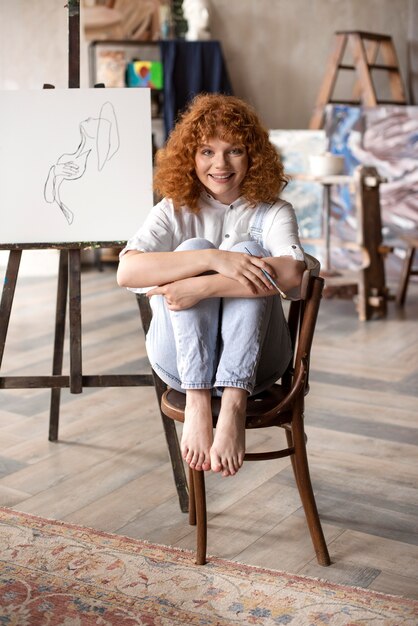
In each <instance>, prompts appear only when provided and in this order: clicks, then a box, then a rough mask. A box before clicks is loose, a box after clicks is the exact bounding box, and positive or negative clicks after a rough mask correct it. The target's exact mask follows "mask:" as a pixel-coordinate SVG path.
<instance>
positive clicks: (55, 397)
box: [48, 250, 68, 441]
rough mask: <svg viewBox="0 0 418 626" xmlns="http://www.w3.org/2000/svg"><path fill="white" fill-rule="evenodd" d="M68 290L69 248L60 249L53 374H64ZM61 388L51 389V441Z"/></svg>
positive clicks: (51, 439) (57, 422) (58, 411)
mask: <svg viewBox="0 0 418 626" xmlns="http://www.w3.org/2000/svg"><path fill="white" fill-rule="evenodd" d="M67 292H68V250H61V251H60V260H59V269H58V289H57V306H56V311H55V337H54V355H53V361H52V374H57V375H60V374H62V362H63V356H64V334H65V313H66V308H67ZM60 400H61V388H60V387H55V388H53V389H52V390H51V404H50V410H49V437H48V439H49V441H57V439H58V425H59V414H60Z"/></svg>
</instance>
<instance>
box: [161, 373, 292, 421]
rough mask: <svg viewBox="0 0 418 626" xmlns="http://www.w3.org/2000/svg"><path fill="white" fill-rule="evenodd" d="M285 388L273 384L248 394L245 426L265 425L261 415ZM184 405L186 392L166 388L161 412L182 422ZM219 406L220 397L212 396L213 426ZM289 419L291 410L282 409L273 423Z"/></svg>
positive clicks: (282, 397)
mask: <svg viewBox="0 0 418 626" xmlns="http://www.w3.org/2000/svg"><path fill="white" fill-rule="evenodd" d="M286 395H287V393H286V390H285V389H284V388H283V386H282V385H278V384H276V385H273V386H272V387H269V389H266V390H265V391H262V392H260V393H259V394H257V395H256V396H250V397H249V398H248V402H247V422H246V428H263V427H265V426H266V424H265V422H264V421H263V415H265V414H266V413H268V412H269V411H271V410H272V409H274V407H275V406H278V405H279V404H280V403H281V402H282V401H283V399H284V398H285V397H286ZM185 406H186V394H184V393H181V392H180V391H176V390H175V389H168V390H167V391H166V393H165V394H164V395H163V398H162V404H161V408H162V410H163V413H164V414H165V415H167V416H168V417H170V418H171V419H174V420H176V421H178V422H184V409H185ZM220 408H221V398H219V397H213V398H212V415H213V426H214V427H215V426H216V422H217V420H218V415H219V411H220ZM290 421H291V412H290V411H283V412H282V413H280V415H278V416H277V417H275V419H274V425H277V426H279V425H280V424H284V423H287V422H290Z"/></svg>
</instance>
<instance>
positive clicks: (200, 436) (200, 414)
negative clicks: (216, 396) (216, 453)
mask: <svg viewBox="0 0 418 626" xmlns="http://www.w3.org/2000/svg"><path fill="white" fill-rule="evenodd" d="M212 424H213V422H212V405H211V392H210V389H188V390H187V392H186V408H185V411H184V424H183V432H182V436H181V444H180V448H181V454H182V457H183V459H184V460H185V461H186V463H187V464H188V465H189V466H190V467H191V468H192V469H195V470H204V471H207V470H210V448H211V445H212V441H213V425H212Z"/></svg>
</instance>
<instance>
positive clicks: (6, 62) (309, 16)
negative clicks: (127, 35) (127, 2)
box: [0, 0, 418, 128]
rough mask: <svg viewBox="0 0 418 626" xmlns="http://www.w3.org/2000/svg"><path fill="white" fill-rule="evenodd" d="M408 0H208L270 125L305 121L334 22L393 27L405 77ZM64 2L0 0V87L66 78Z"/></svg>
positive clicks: (233, 63) (243, 88)
mask: <svg viewBox="0 0 418 626" xmlns="http://www.w3.org/2000/svg"><path fill="white" fill-rule="evenodd" d="M135 1H138V2H139V1H140V0H135ZM414 2H416V3H418V0H208V3H209V7H210V11H211V30H212V36H213V37H214V38H216V39H219V40H220V41H221V42H222V46H223V49H224V53H225V57H226V60H227V64H228V68H229V72H230V75H231V80H232V84H233V87H234V91H235V93H236V95H238V96H241V97H243V98H245V99H246V100H248V101H249V102H251V103H252V104H253V105H254V106H255V107H256V108H257V110H258V111H259V113H260V114H261V116H262V118H263V120H264V122H265V124H266V125H267V126H268V127H270V128H306V126H307V124H308V122H309V118H310V115H311V112H312V108H313V106H314V103H315V100H316V96H317V92H318V87H319V83H320V81H321V79H322V76H323V73H324V64H325V62H326V59H327V57H328V53H329V51H330V47H331V43H332V36H333V33H334V32H335V31H336V30H338V29H341V30H348V29H362V30H371V31H374V32H381V33H388V34H390V35H392V36H393V38H394V41H395V45H396V49H397V52H398V56H399V60H400V63H401V67H402V72H403V78H404V80H406V65H407V49H406V48H407V33H408V13H409V12H410V13H411V14H412V9H411V8H410V6H412V4H413V3H414ZM410 3H411V5H410ZM65 4H66V2H65V0H0V89H5V88H6V89H13V88H15V89H16V88H18V89H24V88H30V89H38V88H40V87H42V84H43V83H44V82H50V83H53V84H55V85H56V86H57V87H66V86H67V84H68V79H67V76H68V74H67V20H68V11H67V9H66V8H64V7H65ZM410 30H411V29H410V26H409V32H410ZM81 60H82V72H81V85H82V86H88V78H87V63H86V60H87V56H86V48H85V45H83V44H82V57H81Z"/></svg>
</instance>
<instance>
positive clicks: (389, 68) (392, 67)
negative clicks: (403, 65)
mask: <svg viewBox="0 0 418 626" xmlns="http://www.w3.org/2000/svg"><path fill="white" fill-rule="evenodd" d="M367 65H368V66H369V68H370V69H371V70H386V71H387V72H399V68H398V66H397V65H382V64H381V63H368V64H367Z"/></svg>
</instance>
